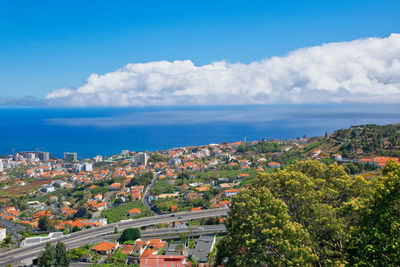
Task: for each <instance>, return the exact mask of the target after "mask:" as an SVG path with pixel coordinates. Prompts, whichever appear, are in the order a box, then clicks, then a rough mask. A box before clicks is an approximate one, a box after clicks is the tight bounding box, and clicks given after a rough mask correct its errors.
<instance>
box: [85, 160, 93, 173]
mask: <svg viewBox="0 0 400 267" xmlns="http://www.w3.org/2000/svg"><path fill="white" fill-rule="evenodd" d="M83 168H84V169H85V171H86V172H92V171H93V164H92V163H89V162H85V163H84V164H83Z"/></svg>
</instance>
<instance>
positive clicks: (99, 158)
mask: <svg viewBox="0 0 400 267" xmlns="http://www.w3.org/2000/svg"><path fill="white" fill-rule="evenodd" d="M93 160H94V162H102V161H103V157H102V156H100V155H97V156H96V157H94V158H93Z"/></svg>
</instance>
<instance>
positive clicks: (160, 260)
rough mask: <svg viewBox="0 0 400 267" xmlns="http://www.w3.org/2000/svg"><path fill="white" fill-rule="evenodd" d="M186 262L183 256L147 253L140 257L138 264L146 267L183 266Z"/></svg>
mask: <svg viewBox="0 0 400 267" xmlns="http://www.w3.org/2000/svg"><path fill="white" fill-rule="evenodd" d="M187 263H188V261H187V259H186V257H185V256H167V255H153V254H152V255H149V256H147V257H140V266H146V267H153V266H154V267H158V266H168V267H184V266H186V264H187Z"/></svg>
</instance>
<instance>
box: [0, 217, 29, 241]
mask: <svg viewBox="0 0 400 267" xmlns="http://www.w3.org/2000/svg"><path fill="white" fill-rule="evenodd" d="M0 226H3V227H4V228H6V231H7V233H8V234H10V233H11V235H12V236H13V237H14V238H15V240H20V239H21V236H20V234H18V231H19V230H24V231H26V227H25V226H22V225H20V224H17V223H13V222H11V221H9V220H5V219H0Z"/></svg>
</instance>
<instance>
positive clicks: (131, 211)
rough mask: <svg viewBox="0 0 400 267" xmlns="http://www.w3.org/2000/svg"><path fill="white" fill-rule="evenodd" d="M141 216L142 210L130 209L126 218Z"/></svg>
mask: <svg viewBox="0 0 400 267" xmlns="http://www.w3.org/2000/svg"><path fill="white" fill-rule="evenodd" d="M138 214H140V209H130V210H129V211H128V213H127V214H126V216H135V215H138Z"/></svg>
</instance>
